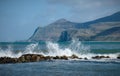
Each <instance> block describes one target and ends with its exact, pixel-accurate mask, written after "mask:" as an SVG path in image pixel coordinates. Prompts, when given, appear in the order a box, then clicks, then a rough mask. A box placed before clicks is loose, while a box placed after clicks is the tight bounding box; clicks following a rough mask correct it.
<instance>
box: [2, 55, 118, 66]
mask: <svg viewBox="0 0 120 76" xmlns="http://www.w3.org/2000/svg"><path fill="white" fill-rule="evenodd" d="M109 58H111V57H110V56H103V55H101V56H98V55H97V56H93V57H92V59H98V60H100V59H109ZM69 59H73V60H74V59H79V60H80V59H82V60H89V59H88V58H87V57H84V58H80V57H78V56H77V55H75V54H73V55H71V56H65V55H63V56H44V55H41V54H24V55H22V56H20V57H19V58H11V57H0V64H6V63H26V62H40V61H49V60H69ZM116 59H120V56H117V57H116Z"/></svg>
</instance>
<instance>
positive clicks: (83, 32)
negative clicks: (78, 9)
mask: <svg viewBox="0 0 120 76" xmlns="http://www.w3.org/2000/svg"><path fill="white" fill-rule="evenodd" d="M119 27H120V12H117V13H115V14H113V15H110V16H107V17H103V18H100V19H97V20H93V21H89V22H85V23H75V22H71V21H68V20H66V19H60V20H57V21H55V22H53V23H51V24H49V25H47V26H45V27H38V28H37V29H36V30H35V32H34V34H33V35H32V36H31V37H30V38H29V39H28V41H71V40H72V39H74V38H77V39H78V40H80V41H120V33H119V30H120V28H119ZM115 29H117V30H115ZM116 32H117V33H116Z"/></svg>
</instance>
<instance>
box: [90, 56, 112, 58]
mask: <svg viewBox="0 0 120 76" xmlns="http://www.w3.org/2000/svg"><path fill="white" fill-rule="evenodd" d="M92 58H93V59H102V58H110V57H109V56H95V57H92Z"/></svg>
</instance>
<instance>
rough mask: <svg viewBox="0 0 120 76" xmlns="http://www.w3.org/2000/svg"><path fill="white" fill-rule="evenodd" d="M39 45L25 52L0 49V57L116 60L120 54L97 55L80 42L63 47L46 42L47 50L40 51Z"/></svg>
mask: <svg viewBox="0 0 120 76" xmlns="http://www.w3.org/2000/svg"><path fill="white" fill-rule="evenodd" d="M39 46H40V45H39V43H32V44H29V45H27V46H26V47H25V50H23V51H18V52H14V51H12V50H13V48H12V46H8V48H6V49H4V50H3V49H1V48H0V57H4V56H7V57H20V56H21V55H23V54H43V55H45V56H63V55H66V56H71V55H73V54H75V55H77V56H78V57H80V58H85V57H86V58H88V59H92V57H93V56H109V57H110V58H111V59H115V58H116V57H117V56H118V55H120V53H114V54H112V53H111V54H95V53H91V49H90V46H87V45H84V44H82V42H80V41H76V40H73V41H72V42H71V43H70V44H69V45H68V46H66V45H64V46H65V47H61V45H60V44H58V43H55V42H46V46H45V47H46V50H40V49H38V48H40V47H39Z"/></svg>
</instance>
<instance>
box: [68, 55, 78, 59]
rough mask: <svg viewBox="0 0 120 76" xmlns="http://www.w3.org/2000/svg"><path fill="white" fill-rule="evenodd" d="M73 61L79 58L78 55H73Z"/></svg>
mask: <svg viewBox="0 0 120 76" xmlns="http://www.w3.org/2000/svg"><path fill="white" fill-rule="evenodd" d="M70 58H71V59H75V58H77V59H78V58H79V57H78V56H77V55H75V54H73V55H72V56H70Z"/></svg>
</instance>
